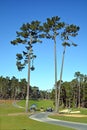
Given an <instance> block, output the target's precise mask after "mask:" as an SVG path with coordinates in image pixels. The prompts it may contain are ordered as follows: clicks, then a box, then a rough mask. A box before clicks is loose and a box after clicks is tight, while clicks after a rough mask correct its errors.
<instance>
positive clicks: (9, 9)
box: [0, 0, 87, 90]
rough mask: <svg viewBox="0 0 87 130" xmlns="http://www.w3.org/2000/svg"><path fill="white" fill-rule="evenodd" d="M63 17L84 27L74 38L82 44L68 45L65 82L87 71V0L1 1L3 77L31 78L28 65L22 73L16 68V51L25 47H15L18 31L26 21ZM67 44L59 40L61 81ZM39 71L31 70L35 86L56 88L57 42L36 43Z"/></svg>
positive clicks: (0, 30)
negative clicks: (62, 60) (62, 43)
mask: <svg viewBox="0 0 87 130" xmlns="http://www.w3.org/2000/svg"><path fill="white" fill-rule="evenodd" d="M52 16H60V17H61V21H64V22H66V23H69V24H72V23H73V24H76V25H78V26H80V31H79V34H78V36H77V37H76V38H74V39H73V41H74V42H75V43H77V44H78V46H77V47H76V48H75V47H70V48H67V50H66V55H65V61H64V71H63V81H71V80H72V79H73V78H74V73H75V72H77V71H80V72H81V73H82V74H87V60H86V58H87V0H0V17H1V18H0V59H1V64H0V76H3V77H6V76H9V77H12V76H15V77H16V78H18V79H21V78H26V79H27V67H26V69H24V70H23V71H22V72H19V71H18V70H17V67H16V54H17V53H20V52H22V51H23V50H24V47H23V46H22V45H21V46H20V45H18V46H13V45H11V44H10V41H11V40H14V39H15V38H16V31H19V28H20V27H21V25H22V24H23V23H26V22H31V21H32V20H39V21H41V22H45V20H46V18H51V17H52ZM62 51H63V47H62V46H61V41H60V40H59V39H57V64H58V65H57V67H58V80H59V73H60V65H61V57H62ZM34 53H35V54H36V55H37V58H36V59H35V62H34V64H35V68H36V69H35V71H33V72H31V85H32V86H38V87H39V88H40V89H42V90H49V89H52V88H53V87H54V52H53V42H52V41H49V40H44V42H43V43H42V44H39V43H38V44H37V45H35V46H34Z"/></svg>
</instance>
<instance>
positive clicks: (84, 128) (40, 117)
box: [29, 112, 87, 130]
mask: <svg viewBox="0 0 87 130" xmlns="http://www.w3.org/2000/svg"><path fill="white" fill-rule="evenodd" d="M49 114H50V113H48V112H40V113H36V114H33V115H31V116H30V117H29V118H31V119H33V120H37V121H40V122H46V123H49V124H55V125H59V126H65V127H69V128H74V129H75V130H87V124H86V123H75V122H68V121H62V120H56V119H52V118H48V115H49Z"/></svg>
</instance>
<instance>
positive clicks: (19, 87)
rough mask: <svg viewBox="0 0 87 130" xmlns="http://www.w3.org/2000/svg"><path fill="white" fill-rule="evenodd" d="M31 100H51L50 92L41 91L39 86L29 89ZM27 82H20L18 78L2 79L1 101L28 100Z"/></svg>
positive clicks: (0, 78)
mask: <svg viewBox="0 0 87 130" xmlns="http://www.w3.org/2000/svg"><path fill="white" fill-rule="evenodd" d="M29 91H30V94H29V97H30V99H35V100H36V99H49V98H50V96H49V94H50V92H49V91H45V90H44V91H43V90H39V87H37V86H33V87H32V86H30V87H29ZM26 92H27V81H26V79H21V80H20V81H19V80H18V79H17V78H16V77H14V76H13V77H12V78H10V77H3V76H1V77H0V99H12V100H20V99H26Z"/></svg>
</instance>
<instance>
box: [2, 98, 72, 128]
mask: <svg viewBox="0 0 87 130" xmlns="http://www.w3.org/2000/svg"><path fill="white" fill-rule="evenodd" d="M54 129H55V130H72V129H70V128H66V127H60V126H56V125H51V124H47V123H41V122H38V121H33V120H31V119H29V113H28V114H26V113H25V112H24V109H20V108H15V107H13V106H12V102H11V101H10V102H9V101H5V102H0V130H54Z"/></svg>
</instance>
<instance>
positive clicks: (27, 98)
mask: <svg viewBox="0 0 87 130" xmlns="http://www.w3.org/2000/svg"><path fill="white" fill-rule="evenodd" d="M31 43H32V36H30V44H31ZM30 53H31V48H30V50H29V53H28V83H27V96H26V112H28V108H29V87H30V60H31V59H30Z"/></svg>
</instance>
